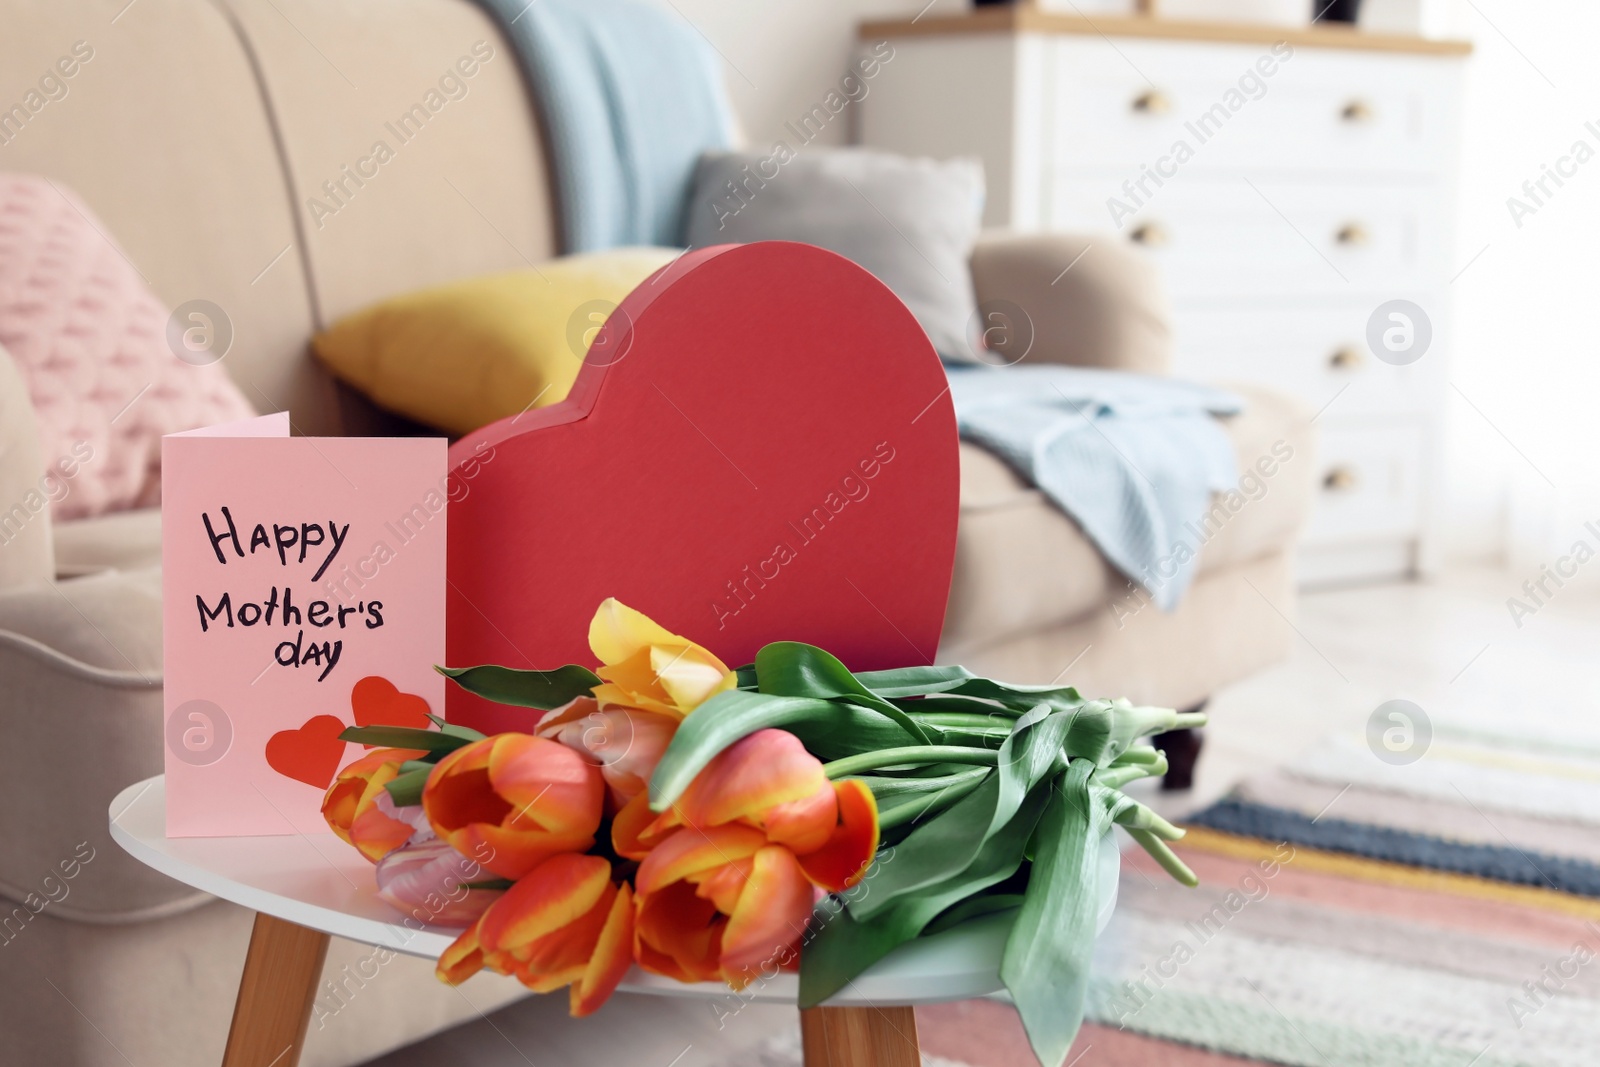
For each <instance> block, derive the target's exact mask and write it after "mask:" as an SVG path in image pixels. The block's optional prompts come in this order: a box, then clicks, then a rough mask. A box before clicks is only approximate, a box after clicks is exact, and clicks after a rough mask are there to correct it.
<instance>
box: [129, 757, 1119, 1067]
mask: <svg viewBox="0 0 1600 1067" xmlns="http://www.w3.org/2000/svg"><path fill="white" fill-rule="evenodd" d="M110 817H111V836H112V839H113V840H115V841H116V842H117V844H118V845H120V846H122V848H123V849H125V850H126V851H127V852H128V853H129V854H130V855H132V856H133V857H134V858H135V859H137V860H138V861H139V862H141V863H143V864H145V865H146V866H149V867H152V868H154V869H155V870H158V871H160V872H161V873H162V874H165V875H167V876H169V877H171V878H175V879H177V880H178V881H180V882H183V883H185V884H186V885H190V886H193V887H194V888H196V889H199V890H201V891H203V892H206V893H210V894H211V895H213V896H216V897H220V898H222V899H223V900H227V901H231V902H233V903H235V904H238V905H240V906H242V907H246V908H250V909H251V910H253V911H254V912H255V913H256V921H255V928H254V930H253V932H252V933H251V936H250V948H249V951H248V953H247V955H246V957H245V963H244V973H243V976H242V977H241V978H240V981H239V997H238V1000H237V1001H236V1002H235V1004H234V1009H233V1024H232V1027H231V1029H230V1030H229V1033H228V1044H227V1048H226V1051H225V1052H224V1053H223V1060H222V1062H223V1067H295V1064H296V1063H298V1062H299V1058H300V1049H301V1045H302V1044H303V1042H304V1040H305V1035H306V1028H307V1024H308V1023H309V1022H310V1019H311V1005H312V1000H313V998H314V996H315V993H316V988H317V983H318V981H319V980H320V978H321V974H322V961H323V957H324V956H325V955H326V954H327V950H328V939H329V937H330V936H338V937H342V938H346V939H348V940H351V941H357V942H361V943H364V944H369V945H380V946H383V947H385V948H388V949H391V950H392V951H395V952H400V953H404V954H406V955H410V956H421V957H423V958H426V959H430V960H434V959H438V957H439V954H440V953H441V952H443V951H444V949H445V947H446V946H448V945H449V944H450V943H451V942H452V941H454V940H455V939H456V935H457V934H458V933H460V931H459V930H458V929H454V928H451V927H441V926H423V925H420V924H417V923H415V922H414V921H411V922H407V921H405V917H404V916H402V915H401V913H400V912H398V911H396V910H394V909H393V908H391V907H390V906H389V905H388V904H386V903H384V902H383V901H382V900H381V899H379V897H378V894H377V887H376V884H375V883H374V881H373V877H372V865H371V864H370V863H368V862H366V861H365V860H364V859H362V858H361V856H360V855H359V854H358V853H357V852H356V851H355V850H354V849H352V848H350V847H349V846H348V845H346V844H345V843H344V842H342V841H340V840H339V839H338V838H337V837H335V836H334V835H333V834H332V833H331V832H326V833H317V834H297V835H285V836H278V837H175V838H169V837H167V835H166V782H165V779H164V778H163V777H162V776H160V775H158V776H156V777H154V778H150V779H147V780H145V781H143V782H137V783H135V784H133V785H130V786H129V787H128V788H126V789H124V790H123V791H122V792H121V793H119V794H118V795H117V797H116V799H115V800H113V801H112V802H111V809H110ZM1119 866H1120V859H1119V854H1118V852H1117V848H1116V844H1115V841H1114V838H1113V837H1112V835H1110V834H1107V835H1106V837H1105V838H1104V840H1103V842H1102V845H1101V882H1100V888H1101V901H1102V905H1101V911H1100V923H1099V925H1100V926H1101V927H1102V928H1104V926H1105V924H1106V922H1108V921H1109V919H1110V916H1111V909H1112V907H1113V906H1114V905H1115V903H1116V886H1117V873H1118V870H1119ZM1010 921H1011V918H1010V916H1007V915H997V916H989V917H986V918H983V919H979V920H975V921H973V922H970V923H966V924H964V925H962V926H960V927H957V928H956V929H953V930H949V931H946V932H944V933H942V934H938V935H936V936H933V937H927V938H920V939H918V940H916V941H914V942H911V943H910V944H907V945H904V946H902V947H901V948H899V949H898V950H896V951H895V952H893V953H891V954H890V955H889V956H887V957H885V958H884V959H883V960H881V961H879V962H878V963H877V964H876V965H874V966H873V967H871V968H870V969H868V970H867V971H866V972H864V973H863V974H861V976H860V977H858V978H857V979H855V980H854V981H853V982H851V983H850V985H849V986H848V987H847V988H846V989H845V990H844V991H843V992H841V993H840V994H839V995H837V996H835V997H834V998H833V999H831V1000H830V1001H828V1003H827V1004H826V1005H824V1006H822V1007H818V1008H813V1009H811V1010H809V1011H804V1012H801V1028H802V1034H803V1036H804V1041H805V1062H806V1067H918V1065H919V1064H920V1062H921V1060H920V1057H919V1054H918V1051H917V1043H916V1040H917V1039H916V1033H917V1031H916V1019H915V1017H914V1015H913V1014H912V1010H911V1006H912V1005H914V1004H927V1003H935V1002H938V1001H943V1000H964V999H966V998H969V997H977V996H983V995H985V994H988V993H993V992H995V991H996V990H998V989H1000V988H1001V982H1000V956H1001V952H1002V950H1003V949H1004V947H1005V939H1006V933H1007V930H1008V929H1009V926H1010ZM620 988H621V989H623V990H626V991H628V992H632V993H647V994H652V995H656V996H674V997H693V998H701V999H714V998H721V997H725V996H727V994H728V988H727V987H726V986H724V985H721V984H718V983H713V982H703V983H698V984H693V985H686V984H683V983H680V982H676V981H674V980H672V979H670V978H664V977H662V976H660V975H654V974H648V973H646V972H644V971H641V970H640V969H639V968H637V967H635V968H633V970H632V971H630V972H629V974H628V975H627V977H626V978H625V979H624V980H623V982H622V985H621V987H620ZM798 989H799V978H798V977H797V976H796V975H794V974H790V973H780V974H779V975H777V976H776V977H774V978H773V979H771V980H770V981H763V982H761V983H759V988H756V987H754V986H752V987H747V988H746V989H745V990H743V991H741V993H740V996H741V997H742V998H744V999H746V1000H755V1001H762V1002H777V1003H787V1004H793V1003H795V998H796V994H797V992H798Z"/></svg>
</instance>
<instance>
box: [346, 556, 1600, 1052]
mask: <svg viewBox="0 0 1600 1067" xmlns="http://www.w3.org/2000/svg"><path fill="white" fill-rule="evenodd" d="M1527 577H1530V576H1527V575H1512V574H1510V573H1507V572H1504V571H1494V570H1477V571H1463V572H1458V573H1452V574H1451V575H1449V576H1448V577H1446V578H1443V579H1440V580H1436V581H1431V582H1427V583H1408V584H1395V585H1379V586H1365V587H1357V588H1349V589H1335V590H1322V591H1316V592H1312V593H1307V594H1305V595H1303V596H1302V597H1301V599H1300V603H1299V610H1298V614H1297V616H1296V621H1295V623H1294V626H1295V628H1296V638H1295V644H1294V651H1293V653H1292V655H1291V657H1290V658H1289V660H1288V661H1287V662H1285V663H1283V664H1280V665H1279V666H1277V667H1275V668H1273V669H1271V670H1269V671H1266V672H1263V673H1262V674H1260V675H1258V676H1256V677H1255V678H1252V679H1250V680H1249V681H1246V682H1243V683H1241V684H1239V685H1236V686H1233V687H1231V688H1229V689H1228V690H1226V691H1224V692H1222V693H1220V694H1218V695H1217V696H1216V698H1215V699H1213V701H1212V703H1211V706H1210V708H1209V709H1208V710H1209V711H1210V713H1211V716H1212V722H1211V725H1210V726H1208V727H1207V730H1206V748H1205V752H1204V755H1203V757H1202V760H1201V766H1200V773H1199V777H1198V780H1197V782H1196V786H1195V789H1194V790H1193V791H1192V792H1190V793H1187V794H1168V795H1160V794H1156V793H1154V792H1153V791H1152V792H1150V793H1148V794H1147V795H1146V796H1145V797H1144V799H1146V800H1148V801H1149V802H1150V803H1152V804H1153V805H1155V806H1156V807H1158V808H1160V809H1161V810H1162V811H1163V812H1164V813H1166V814H1168V815H1171V816H1174V817H1176V816H1181V815H1182V814H1183V813H1184V812H1186V811H1190V810H1193V809H1194V808H1196V807H1198V806H1201V805H1204V804H1207V803H1209V802H1210V801H1212V800H1214V799H1215V798H1216V797H1218V796H1220V795H1222V794H1223V793H1225V792H1226V791H1227V790H1228V788H1229V787H1230V786H1231V785H1232V784H1233V783H1234V782H1235V781H1237V780H1238V779H1240V778H1242V777H1244V776H1246V775H1248V774H1251V773H1253V772H1255V771H1257V770H1259V769H1263V768H1266V767H1269V766H1272V765H1274V764H1277V763H1281V762H1283V761H1285V760H1287V759H1288V758H1290V757H1292V756H1293V755H1295V754H1296V753H1297V752H1299V751H1300V750H1302V749H1305V748H1307V747H1309V746H1311V745H1313V744H1315V743H1316V742H1317V741H1318V740H1319V739H1320V738H1322V737H1323V736H1325V735H1327V734H1329V733H1335V732H1347V733H1357V734H1359V733H1361V732H1362V731H1364V730H1365V728H1366V725H1367V721H1368V719H1369V718H1370V717H1371V716H1372V715H1373V713H1374V711H1375V710H1376V709H1377V708H1378V706H1379V705H1381V704H1383V703H1384V702H1386V701H1389V700H1394V699H1404V700H1409V701H1411V702H1413V703H1415V704H1416V705H1418V706H1419V707H1420V708H1421V709H1422V711H1423V713H1424V715H1425V716H1426V717H1427V719H1428V720H1429V722H1430V723H1432V724H1433V725H1435V726H1444V727H1446V728H1448V727H1450V726H1457V727H1466V726H1471V725H1472V724H1474V723H1484V722H1495V723H1499V724H1502V725H1503V724H1505V723H1507V722H1513V723H1517V724H1521V725H1524V726H1526V727H1527V728H1529V729H1536V730H1539V731H1540V732H1542V733H1546V734H1549V735H1552V736H1560V737H1564V738H1571V739H1572V740H1574V741H1585V742H1588V743H1591V744H1594V745H1596V746H1600V718H1597V717H1596V716H1594V715H1593V714H1591V712H1592V709H1595V708H1600V669H1597V666H1600V595H1596V594H1595V593H1594V592H1587V591H1583V590H1579V589H1577V588H1574V587H1569V588H1567V589H1563V590H1557V591H1556V595H1555V596H1553V597H1551V598H1549V599H1547V600H1546V602H1545V604H1544V605H1542V606H1540V607H1539V609H1538V611H1537V612H1536V613H1535V614H1534V615H1531V616H1524V617H1522V618H1521V620H1520V621H1521V623H1522V625H1521V626H1520V627H1519V626H1518V625H1517V620H1516V619H1515V618H1513V615H1512V613H1511V611H1510V609H1509V608H1508V606H1507V600H1508V598H1510V597H1514V596H1516V597H1523V596H1524V594H1523V591H1522V583H1523V581H1524V579H1525V578H1527ZM1532 577H1535V578H1536V577H1537V576H1536V575H1535V576H1532ZM1286 625H1287V624H1286ZM1419 736H1420V733H1419ZM564 1008H565V998H563V997H546V998H533V999H532V1000H529V1001H525V1002H523V1003H520V1004H518V1005H515V1006H513V1007H511V1008H507V1009H505V1010H503V1011H501V1012H499V1013H497V1014H495V1015H494V1016H492V1017H491V1019H492V1023H491V1022H478V1023H474V1024H471V1025H468V1026H463V1027H460V1028H458V1029H456V1030H453V1031H450V1032H448V1033H446V1034H441V1035H438V1036H436V1037H434V1038H432V1039H430V1040H428V1041H425V1042H422V1043H421V1044H419V1045H414V1046H412V1047H411V1048H409V1049H406V1050H403V1051H401V1052H398V1053H394V1054H392V1055H390V1056H387V1057H385V1058H383V1059H381V1060H376V1061H373V1064H372V1065H371V1067H434V1065H438V1064H445V1063H472V1064H474V1065H476V1067H499V1065H502V1064H504V1065H507V1067H511V1065H522V1064H527V1063H536V1064H539V1065H540V1067H543V1065H545V1064H561V1065H563V1067H610V1065H613V1064H622V1063H628V1064H638V1065H641V1067H721V1065H728V1067H733V1065H740V1067H791V1065H797V1064H798V1062H799V1061H798V1058H797V1056H796V1052H795V1048H796V1044H795V1042H794V1040H793V1036H794V1034H795V1032H796V1030H797V1026H796V1021H795V1016H794V1013H793V1011H792V1010H791V1009H788V1008H784V1007H778V1006H767V1005H750V1006H748V1007H746V1008H745V1009H744V1010H742V1011H740V1012H738V1013H736V1014H732V1015H729V1014H727V1013H719V1012H716V1011H714V1010H712V1008H711V1007H710V1006H708V1005H706V1004H704V1003H697V1002H690V1001H676V1000H662V999H653V998H645V997H624V996H618V997H616V998H614V1000H613V1002H612V1003H611V1004H610V1005H608V1006H607V1007H606V1009H604V1010H603V1012H602V1013H601V1014H600V1015H599V1016H598V1017H597V1018H595V1019H590V1020H581V1021H573V1020H569V1019H567V1018H566V1017H565V1011H564ZM930 1036H932V1035H931V1034H930ZM958 1044H959V1042H958ZM928 1045H929V1046H930V1047H928V1049H927V1051H928V1052H930V1053H932V1054H934V1055H935V1056H943V1057H948V1058H950V1059H952V1060H954V1059H959V1058H960V1057H961V1054H962V1052H963V1051H965V1050H964V1049H962V1048H959V1047H931V1046H932V1042H928ZM1028 1059H1031V1057H1028ZM1102 1059H1103V1057H1102ZM931 1062H935V1063H937V1062H940V1061H938V1060H933V1061H931ZM1127 1062H1135V1061H1134V1060H1129V1061H1127ZM1109 1063H1110V1061H1105V1062H1104V1063H1102V1065H1101V1067H1109ZM1007 1067H1010V1065H1007ZM1016 1067H1032V1064H1031V1063H1024V1062H1022V1060H1021V1059H1019V1060H1018V1062H1017V1064H1016Z"/></svg>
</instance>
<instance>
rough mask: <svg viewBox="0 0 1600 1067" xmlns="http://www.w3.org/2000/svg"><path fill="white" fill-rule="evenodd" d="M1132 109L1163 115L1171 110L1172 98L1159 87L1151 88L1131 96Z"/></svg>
mask: <svg viewBox="0 0 1600 1067" xmlns="http://www.w3.org/2000/svg"><path fill="white" fill-rule="evenodd" d="M1133 110H1135V111H1139V112H1143V113H1144V114H1146V115H1165V114H1166V113H1167V112H1169V111H1171V110H1172V98H1171V97H1170V96H1168V95H1167V94H1166V93H1164V92H1162V91H1161V90H1160V89H1151V90H1150V91H1149V92H1146V93H1140V94H1139V95H1138V96H1136V97H1134V98H1133Z"/></svg>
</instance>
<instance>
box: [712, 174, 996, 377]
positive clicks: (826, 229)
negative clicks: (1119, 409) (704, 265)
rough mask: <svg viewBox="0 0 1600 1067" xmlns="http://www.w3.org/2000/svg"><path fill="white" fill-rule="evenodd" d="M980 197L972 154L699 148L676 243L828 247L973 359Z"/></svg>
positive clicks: (961, 357) (942, 342) (956, 355)
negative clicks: (946, 155) (684, 221)
mask: <svg viewBox="0 0 1600 1067" xmlns="http://www.w3.org/2000/svg"><path fill="white" fill-rule="evenodd" d="M983 195H984V189H983V165H982V164H981V163H980V162H978V161H977V160H975V159H951V160H943V161H940V160H932V159H910V158H907V157H905V156H898V155H894V154H893V153H890V152H877V151H872V150H869V149H865V148H836V149H826V148H812V149H808V150H807V151H805V152H804V153H802V154H800V155H796V154H795V153H793V152H790V151H787V149H785V151H784V152H779V151H774V152H773V153H772V154H771V155H761V154H759V153H738V152H707V153H706V154H705V155H704V156H703V157H701V160H700V166H699V167H698V168H697V169H696V171H695V181H694V191H693V193H692V195H691V197H690V200H689V204H688V207H687V212H688V223H687V225H686V226H685V229H684V243H685V244H687V245H689V246H690V247H693V248H705V247H707V246H708V245H718V244H729V243H738V244H744V243H747V242H750V241H803V242H804V243H806V244H812V245H817V246H818V247H820V248H826V249H828V250H829V251H830V252H837V253H839V254H840V255H841V256H844V257H845V258H846V259H849V260H852V261H853V262H855V263H858V264H860V265H861V266H862V267H865V268H866V269H867V270H869V271H871V272H872V274H873V275H874V276H875V277H876V278H877V279H878V280H879V281H880V282H882V283H883V284H884V285H887V286H888V287H889V288H890V289H892V290H893V291H894V295H895V296H898V297H899V298H900V299H901V300H902V301H904V302H905V305H906V307H907V308H909V309H910V310H911V313H912V314H913V315H915V316H916V317H917V321H918V322H920V323H921V324H922V328H923V329H924V330H925V331H927V334H928V339H929V340H930V341H932V342H933V347H934V349H935V350H936V351H937V352H938V353H939V355H940V357H942V358H943V359H946V360H950V361H953V362H966V363H975V362H978V353H977V352H976V351H975V350H974V348H973V342H972V340H971V339H969V337H968V333H969V331H970V332H972V333H974V334H975V333H976V330H974V329H973V328H972V324H973V320H974V317H975V315H976V313H977V302H976V300H975V298H974V297H973V291H972V268H971V266H970V261H971V259H972V249H973V245H974V244H975V243H976V242H977V240H978V230H979V228H980V226H981V225H982V216H983Z"/></svg>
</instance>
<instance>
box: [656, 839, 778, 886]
mask: <svg viewBox="0 0 1600 1067" xmlns="http://www.w3.org/2000/svg"><path fill="white" fill-rule="evenodd" d="M766 843H767V839H766V836H765V835H764V834H762V832H761V831H760V830H757V829H755V828H754V827H750V826H739V825H734V826H717V827H713V828H712V829H710V830H696V829H692V828H691V829H683V830H679V831H678V832H677V833H675V834H673V835H672V836H671V837H669V838H667V839H666V840H665V841H663V842H661V844H659V845H657V846H656V847H655V848H654V849H653V850H651V852H650V854H649V855H648V856H646V857H645V858H644V862H643V863H641V864H639V872H638V873H637V874H636V875H634V879H633V884H634V887H635V888H636V889H637V890H638V891H639V893H641V894H648V893H655V892H658V891H660V890H662V889H665V888H666V887H667V886H669V885H671V884H672V883H674V882H678V881H682V880H683V879H685V878H689V877H691V876H693V875H697V874H700V873H702V872H705V871H710V870H712V869H714V868H716V867H720V866H722V865H723V864H724V863H732V862H734V861H735V860H742V859H744V858H745V857H746V856H753V855H755V853H756V851H757V850H758V849H760V848H761V847H762V846H763V845H765V844H766Z"/></svg>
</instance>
